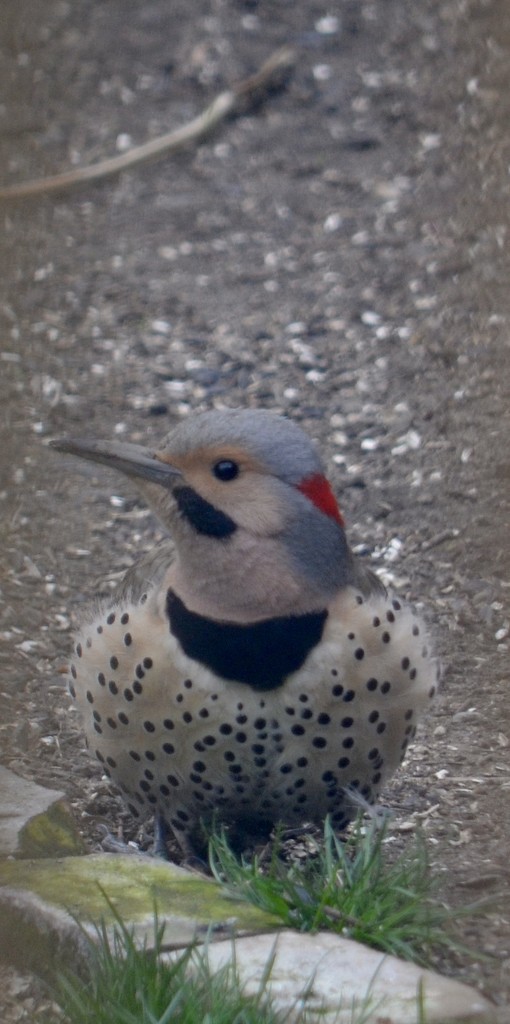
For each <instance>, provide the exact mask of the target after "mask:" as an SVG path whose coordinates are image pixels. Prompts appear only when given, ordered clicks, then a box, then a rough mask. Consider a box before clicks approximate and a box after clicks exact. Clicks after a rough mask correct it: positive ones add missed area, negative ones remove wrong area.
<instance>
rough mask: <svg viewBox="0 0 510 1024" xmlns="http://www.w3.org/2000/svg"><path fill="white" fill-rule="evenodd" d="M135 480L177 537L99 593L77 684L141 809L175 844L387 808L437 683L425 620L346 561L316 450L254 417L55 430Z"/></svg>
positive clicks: (120, 779) (81, 705)
mask: <svg viewBox="0 0 510 1024" xmlns="http://www.w3.org/2000/svg"><path fill="white" fill-rule="evenodd" d="M50 444H51V445H52V447H54V448H55V449H57V450H59V451H60V452H63V453H67V454H72V455H76V456H80V457H81V458H84V459H88V460H92V461H93V462H96V463H100V464H102V465H104V466H107V467H109V468H110V469H111V470H116V471H117V472H120V473H122V474H124V475H125V476H128V477H130V478H132V479H133V480H134V481H135V482H136V484H137V486H138V489H139V492H141V495H142V497H143V498H144V500H145V501H147V503H148V504H149V506H150V507H151V508H152V510H153V511H154V512H155V513H156V515H157V517H158V518H159V520H160V522H161V523H162V525H163V527H164V528H165V531H166V533H167V534H168V535H169V539H166V540H164V541H163V542H160V543H159V544H157V545H155V547H154V549H153V550H151V551H150V552H149V553H148V555H146V556H145V557H142V558H141V559H140V561H139V562H138V563H137V564H136V565H135V566H134V567H133V568H132V569H131V570H129V571H128V573H127V576H126V578H125V579H124V581H123V583H122V584H121V585H120V587H119V588H118V590H117V591H116V592H114V593H113V594H112V595H111V596H109V597H108V598H106V599H104V598H102V599H101V600H99V601H96V602H95V603H94V604H92V605H91V606H90V608H89V610H88V612H87V613H86V614H85V615H84V618H83V621H82V622H81V624H80V627H79V630H78V632H77V634H76V636H75V638H74V649H73V656H72V663H71V665H70V675H69V692H70V695H71V697H72V699H73V701H74V702H75V704H76V706H77V708H78V710H79V712H80V713H81V719H82V722H83V728H84V732H85V736H86V740H87V743H88V746H89V748H90V750H91V751H92V752H93V753H94V754H95V756H96V758H97V759H98V761H99V762H100V764H101V765H102V768H103V770H104V772H105V773H106V775H107V776H108V777H110V778H111V779H112V781H113V782H114V783H116V785H117V786H118V788H119V789H120V791H121V793H122V796H123V798H124V800H125V803H126V804H127V808H128V810H129V812H130V814H131V815H132V817H133V818H134V819H136V820H137V821H139V822H141V821H143V820H145V819H146V818H147V817H149V816H155V817H156V820H157V821H158V822H159V825H160V827H161V828H162V829H163V830H164V832H165V834H168V835H169V836H172V834H173V836H174V838H175V839H176V840H177V842H178V844H179V846H180V847H181V849H182V851H183V854H184V855H186V856H189V857H194V856H199V857H203V856H204V850H205V849H206V848H207V847H206V846H205V845H204V844H205V843H206V839H205V838H204V837H205V836H206V835H207V829H208V828H210V827H211V823H212V822H214V823H215V824H216V825H218V824H219V825H221V826H224V827H225V828H226V829H227V830H228V829H231V831H232V835H233V837H235V836H237V837H238V838H239V842H242V837H243V836H247V835H249V836H254V835H260V836H268V835H270V834H271V830H272V829H273V828H274V826H275V825H278V824H281V825H283V826H288V827H291V828H292V827H300V826H302V825H303V824H304V823H305V822H306V823H311V824H320V823H322V822H323V821H324V820H325V818H326V816H329V819H330V821H331V823H332V826H333V828H334V829H335V830H336V831H337V832H342V831H343V830H345V828H346V826H347V825H348V823H349V822H350V821H351V820H352V819H353V818H354V817H355V816H356V814H357V813H358V812H359V808H360V802H361V804H362V805H363V806H366V807H368V806H369V805H372V804H375V803H377V800H378V797H379V794H380V792H381V789H382V787H383V786H384V785H385V783H386V782H387V780H388V779H389V778H390V777H391V776H392V775H393V773H394V772H395V771H396V769H397V768H398V766H399V764H400V763H401V762H402V760H403V758H404V756H405V753H406V750H407V747H408V745H409V743H410V742H411V741H412V739H413V738H414V735H415V732H416V726H417V722H418V720H419V718H420V717H421V715H422V713H423V712H424V710H425V709H426V708H427V706H428V704H429V702H430V701H431V699H432V698H433V697H434V695H435V693H436V689H437V680H438V665H437V660H436V658H435V657H434V654H433V652H432V650H431V644H430V639H429V636H428V632H427V628H426V626H425V625H424V623H423V621H422V620H421V618H420V617H419V615H417V614H416V613H415V611H414V610H413V608H412V607H411V606H410V605H409V604H407V603H405V602H404V600H403V599H401V598H400V597H399V596H395V594H391V593H390V594H389V593H388V592H387V591H386V589H385V587H384V586H383V584H382V583H381V581H380V580H379V578H378V577H377V576H376V575H375V574H373V573H372V572H371V571H370V570H369V569H367V568H366V567H365V566H364V565H363V564H362V563H361V562H360V561H359V560H357V559H356V557H355V556H354V555H353V553H352V551H351V548H350V547H349V544H348V541H347V538H346V531H345V523H344V518H343V515H342V513H341V511H340V506H339V504H338V501H337V499H336V497H335V495H334V492H333V489H332V487H331V485H330V483H329V481H328V478H327V476H326V473H325V469H324V466H323V463H322V460H321V458H320V455H319V453H318V450H317V448H316V445H315V443H313V442H312V440H311V439H310V438H309V437H308V435H307V434H306V433H305V432H304V431H303V429H302V428H301V426H299V424H298V423H297V422H295V421H293V420H291V419H289V418H286V417H284V416H280V415H277V414H275V413H272V412H269V411H267V410H260V409H216V410H212V411H205V412H198V413H192V414H190V415H189V416H188V417H187V418H185V419H183V420H182V421H181V422H179V423H178V424H177V425H176V426H175V427H174V428H173V430H172V431H171V432H170V433H169V435H168V436H167V437H166V439H165V440H164V441H163V442H162V443H161V444H160V445H159V446H154V447H144V446H143V445H137V444H131V443H128V442H123V441H118V440H113V441H112V440H110V441H109V440H106V441H99V440H95V439H93V440H89V439H71V438H64V439H60V440H53V441H51V442H50Z"/></svg>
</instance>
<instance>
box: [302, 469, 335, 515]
mask: <svg viewBox="0 0 510 1024" xmlns="http://www.w3.org/2000/svg"><path fill="white" fill-rule="evenodd" d="M297 489H298V491H301V494H304V495H305V496H306V497H307V498H309V499H310V501H311V502H313V504H314V505H316V506H317V508H320V510H321V512H325V513H326V515H327V516H331V518H332V519H336V521H337V523H339V524H340V526H344V521H343V518H342V514H341V512H340V509H339V508H338V505H337V501H336V498H335V495H334V494H333V491H332V490H331V485H330V483H329V481H328V480H326V477H325V476H321V474H320V473H314V475H313V476H307V477H305V479H304V480H302V481H301V483H300V484H298V485H297Z"/></svg>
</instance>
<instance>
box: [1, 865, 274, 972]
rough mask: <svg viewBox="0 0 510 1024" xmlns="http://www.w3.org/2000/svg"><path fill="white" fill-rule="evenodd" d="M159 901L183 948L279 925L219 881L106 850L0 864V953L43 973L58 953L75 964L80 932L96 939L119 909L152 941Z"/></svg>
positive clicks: (174, 942) (171, 941)
mask: <svg viewBox="0 0 510 1024" xmlns="http://www.w3.org/2000/svg"><path fill="white" fill-rule="evenodd" d="M156 905H157V911H158V918H159V920H160V921H161V922H163V921H164V922H165V945H166V946H167V947H169V948H176V949H181V948H182V947H183V946H186V945H188V944H189V943H190V942H193V941H195V940H196V939H197V938H200V937H202V938H206V937H209V939H214V940H215V939H216V938H225V936H231V935H233V934H236V935H243V934H246V933H250V934H251V933H253V932H260V931H268V930H270V929H275V928H276V927H277V926H278V923H279V922H278V920H277V919H276V918H274V917H272V916H271V915H270V914H266V913H264V912H263V911H262V910H258V908H257V907H253V906H251V905H250V904H248V903H244V902H241V901H237V900H232V899H230V898H229V897H228V896H227V895H226V894H225V892H224V890H223V889H222V888H221V887H220V886H219V885H218V884H217V883H216V882H213V881H212V880H209V879H207V878H203V877H202V876H201V875H196V874H193V873H192V872H190V871H186V870H185V869H184V868H179V867H176V866H175V865H172V864H168V863H165V862H164V861H161V860H157V859H152V858H151V857H143V856H139V855H136V854H133V855H121V854H107V853H105V854H90V855H89V856H85V857H65V858H63V859H61V860H55V859H46V860H5V861H3V862H2V861H0V956H1V955H2V954H3V955H4V957H5V958H6V959H9V960H11V961H12V962H14V963H15V964H16V965H17V966H18V967H20V968H33V969H35V970H38V971H42V972H45V971H47V970H48V969H51V966H52V963H54V962H59V961H61V959H62V957H64V958H65V959H67V960H68V961H71V962H72V961H73V957H74V956H76V955H77V954H78V955H79V956H83V953H84V950H85V949H86V941H85V938H84V935H83V930H85V931H86V933H87V934H89V935H90V936H92V937H93V936H95V934H96V929H95V927H94V924H97V923H98V922H100V921H104V923H105V924H106V926H107V927H110V926H113V925H114V924H115V920H116V917H115V915H116V914H118V915H119V916H120V917H121V918H122V921H123V922H124V923H125V924H126V925H127V926H128V927H129V928H132V929H133V931H134V933H135V936H136V938H137V939H140V940H142V939H144V938H148V939H150V937H151V936H152V934H153V931H154V907H155V906H156ZM78 922H79V924H78ZM80 926H81V927H80Z"/></svg>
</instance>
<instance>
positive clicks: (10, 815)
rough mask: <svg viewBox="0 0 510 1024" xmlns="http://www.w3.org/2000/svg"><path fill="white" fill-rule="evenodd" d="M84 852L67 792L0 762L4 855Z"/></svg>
mask: <svg viewBox="0 0 510 1024" xmlns="http://www.w3.org/2000/svg"><path fill="white" fill-rule="evenodd" d="M81 852H83V846H82V843H81V840H80V837H79V836H78V833H77V831H76V828H75V825H74V823H73V820H72V817H71V813H70V811H69V809H68V807H67V804H66V802H65V798H64V794H63V793H60V792H59V791H58V790H54V789H45V788H44V787H43V786H38V785H37V784H36V783H35V782H30V781H29V780H28V779H22V778H21V776H19V775H15V774H14V772H11V771H9V769H8V768H3V767H2V766H0V857H50V856H53V857H58V856H64V857H65V856H69V855H70V854H78V853H81Z"/></svg>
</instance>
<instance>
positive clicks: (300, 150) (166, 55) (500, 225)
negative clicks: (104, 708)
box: [0, 0, 510, 1022]
mask: <svg viewBox="0 0 510 1024" xmlns="http://www.w3.org/2000/svg"><path fill="white" fill-rule="evenodd" d="M333 12H334V13H333ZM2 19H3V25H2V28H1V29H0V57H1V60H0V82H1V85H2V90H1V96H0V168H1V174H2V181H3V183H4V184H10V183H13V182H16V181H24V180H27V179H30V178H34V177H38V176H41V175H43V174H51V173H55V172H57V171H60V170H65V169H67V168H69V167H72V166H75V165H79V164H87V163H90V162H92V161H94V160H98V159H101V158H103V157H105V156H109V155H113V154H114V153H115V152H116V151H121V150H123V148H125V147H126V146H129V145H134V144H138V143H141V142H143V141H145V140H146V139H147V138H153V137H156V136H157V135H159V134H162V133H163V132H166V131H168V130H169V129H170V128H171V127H175V126H177V125H179V124H182V123H183V122H185V121H187V120H189V119H191V118H192V117H194V116H195V115H196V114H197V113H198V112H199V111H200V110H201V109H203V108H204V107H205V106H206V105H207V104H208V103H209V102H210V101H211V99H212V98H213V97H214V96H215V95H216V94H217V93H218V92H219V91H221V90H222V89H224V88H225V87H227V86H228V85H229V84H231V83H232V82H234V81H236V80H237V79H239V78H241V77H243V76H244V75H246V74H249V73H251V72H253V71H254V70H255V69H256V68H257V67H258V66H259V65H260V64H261V63H262V62H263V61H264V60H265V59H266V58H267V56H268V55H269V53H270V52H271V51H272V50H273V49H275V48H276V47H278V46H281V45H284V44H289V43H290V44H291V45H293V46H295V47H296V48H297V51H298V63H297V67H296V70H295V73H294V75H293V77H292V79H291V80H290V82H289V83H288V85H287V87H286V88H285V89H284V90H283V91H281V92H280V93H279V94H277V95H274V96H271V97H268V100H267V102H266V103H265V104H264V105H262V106H261V107H260V108H259V109H258V110H256V111H251V112H250V113H248V114H247V115H245V116H241V117H238V118H237V119H234V120H230V121H228V122H227V123H226V124H224V125H223V126H222V127H221V128H220V129H218V131H217V132H216V133H215V134H214V135H213V136H212V137H211V138H209V139H207V140H206V141H204V142H202V143H201V144H200V145H198V146H197V147H194V148H192V149H190V150H188V151H183V152H181V153H180V154H178V155H176V156H174V157H172V158H168V159H163V160H160V161H158V162H156V163H153V164H148V165H145V166H143V167H139V168H138V169H137V170H133V171H132V172H126V173H124V174H123V175H122V176H120V177H119V178H116V179H112V180H110V181H107V182H105V183H103V184H101V185H96V186H93V185H88V186H84V187H83V188H81V189H79V190H76V191H74V192H73V193H72V194H69V195H62V196H56V197H55V196H54V197H47V198H42V199H39V200H37V201H28V200H25V201H24V202H19V203H10V204H7V203H5V204H2V205H1V206H0V216H1V218H2V222H3V234H2V237H1V238H0V266H1V268H2V274H1V281H0V329H1V342H2V344H1V348H2V350H3V351H2V352H1V353H0V359H1V374H0V410H1V412H0V451H1V452H2V455H1V462H2V471H3V474H4V480H3V482H2V484H1V487H2V490H1V492H0V500H1V503H2V508H3V515H2V519H1V524H2V525H1V528H2V531H3V533H4V535H5V536H4V543H3V545H2V551H1V554H0V559H1V562H2V569H3V574H2V575H3V584H2V594H1V599H0V635H1V637H2V639H3V641H4V642H3V645H2V651H1V658H2V662H1V664H2V683H1V690H2V693H1V700H2V705H1V721H0V743H1V760H2V763H4V764H6V765H7V766H8V767H10V768H12V769H13V770H14V771H18V772H19V773H20V774H22V775H25V776H27V777H30V778H34V779H36V780H37V781H38V782H41V783H43V784H48V785H51V786H54V787H58V788H62V789H65V790H66V792H67V793H68V795H69V799H70V801H71V804H72V806H73V808H74V809H75V813H76V819H77V821H78V823H79V825H80V827H81V828H82V830H83V833H84V836H85V837H86V839H87V842H88V843H89V847H90V848H91V849H95V848H97V846H98V845H99V844H100V842H101V838H102V835H103V832H104V827H105V826H108V828H110V829H112V830H113V831H114V832H115V833H116V834H118V835H119V836H120V837H124V838H128V839H136V840H140V841H141V842H142V845H143V844H144V842H145V841H146V837H143V836H139V835H137V834H136V832H134V831H133V826H132V823H131V822H130V821H129V819H128V817H127V816H126V815H125V813H124V811H123V809H122V806H121V804H120V802H119V800H118V798H117V796H116V794H115V793H114V792H113V791H112V790H111V788H110V786H109V784H108V783H107V782H106V781H105V780H104V779H102V778H101V775H100V772H99V770H98V768H96V766H95V764H94V763H92V762H91V761H90V760H89V758H88V756H87V755H86V753H85V751H84V750H83V744H82V742H81V739H80V733H79V729H78V726H77V724H76V723H75V721H74V719H73V717H72V715H71V714H70V712H69V704H68V699H67V696H66V694H65V689H64V681H63V671H64V669H65V664H66V659H67V655H68V651H69V647H70V630H71V627H72V623H73V622H74V620H75V618H76V616H78V615H79V612H80V605H81V604H82V602H84V601H85V600H87V599H88V598H89V597H90V596H91V595H92V593H93V592H94V590H95V588H96V586H97V580H98V579H101V578H104V576H105V571H106V570H110V569H111V570H112V573H114V574H115V573H118V572H120V571H121V570H122V569H123V568H125V567H126V566H128V565H129V564H131V563H132V561H133V560H134V559H135V558H136V556H137V554H138V553H139V552H140V551H144V550H146V549H147V548H149V547H150V546H151V545H152V543H153V542H154V539H155V538H157V537H158V536H159V533H158V527H157V524H155V523H154V521H153V519H152V517H151V516H150V514H149V513H148V512H147V511H146V510H145V508H144V507H143V506H142V505H141V504H140V503H139V501H138V500H137V499H136V496H135V495H134V493H133V491H132V490H131V489H130V488H129V485H128V484H127V483H126V484H125V485H124V484H123V483H122V482H119V481H112V480H111V479H110V478H109V477H107V475H106V474H100V473H99V471H97V470H96V469H94V467H91V466H88V465H85V464H84V465H83V466H78V465H75V464H74V463H72V462H71V461H70V460H65V459H62V458H60V459H59V458H57V457H56V456H55V455H54V454H53V453H50V452H49V451H47V450H46V449H45V447H44V440H45V439H47V438H49V437H52V436H56V435H60V434H62V433H69V434H74V435H79V434H80V433H81V434H84V433H88V434H94V435H97V436H112V435H116V436H120V437H124V438H126V439H130V440H143V441H145V440H148V439H150V440H153V439H159V438H161V437H162V436H163V435H164V434H165V433H166V432H167V430H168V429H169V426H170V425H171V424H172V423H174V422H175V421H176V420H178V419H179V418H181V417H183V416H186V415H188V414H189V413H190V412H191V411H193V410H195V409H198V408H211V407H216V406H222V405H227V406H250V407H251V406H253V407H267V408H271V409H273V410H275V411H280V412H283V413H285V414H288V415H289V416H292V417H294V418H296V419H297V420H299V421H300V422H301V423H302V424H303V426H304V427H305V428H306V429H307V430H308V431H309V432H310V433H311V434H312V435H313V436H315V437H316V438H317V439H318V441H319V442H320V444H321V446H322V449H323V451H324V454H325V456H326V460H327V462H328V465H329V467H330V470H331V474H330V475H331V478H332V480H333V482H334V485H335V489H336V490H337V493H338V494H339V495H340V497H341V504H342V507H343V509H344V512H345V516H346V519H347V522H348V524H349V536H350V539H351V542H352V544H353V545H354V547H355V548H356V550H357V551H358V552H359V553H360V554H361V555H362V557H365V558H366V559H367V560H368V561H369V562H370V564H371V565H372V566H373V567H374V568H375V569H377V570H378V571H380V572H381V573H382V574H383V577H384V579H385V580H387V581H388V582H390V583H391V584H392V586H393V587H394V588H395V589H396V590H397V591H398V592H399V593H401V594H403V595H404V596H406V597H408V598H409V599H411V600H412V601H414V602H416V603H418V604H419V605H421V604H423V610H424V613H425V615H426V617H427V618H428V620H429V622H430V623H431V625H432V628H433V631H434V633H435V635H436V643H437V648H438V651H439V653H440V656H441V658H442V660H443V663H444V682H443V688H442V696H441V698H440V699H439V701H438V702H437V705H436V707H435V709H434V711H433V712H432V714H431V715H430V716H429V718H428V720H427V722H426V723H425V724H424V725H423V727H422V728H421V730H420V732H419V735H418V738H417V742H416V744H415V745H414V747H413V749H412V751H411V754H410V756H409V758H408V759H407V761H406V763H405V765H404V768H403V770H402V771H401V772H400V774H399V776H398V778H397V779H396V780H395V782H394V784H393V785H392V786H391V787H390V788H389V790H388V792H387V794H386V796H387V799H386V803H387V805H388V806H389V807H390V808H391V809H392V811H393V814H394V822H393V833H394V835H395V837H396V838H397V841H398V842H399V843H404V842H405V838H406V834H407V832H408V831H409V830H412V829H413V828H414V826H415V824H416V821H417V820H420V821H421V822H422V825H423V827H424V829H425V833H426V835H427V837H428V842H429V847H430V852H431V856H432V860H433V862H434V864H435V866H436V868H437V870H438V871H439V873H440V875H441V879H442V889H443V892H444V895H445V898H447V899H448V900H449V901H450V903H451V905H452V906H453V907H454V908H459V909H460V908H462V907H463V906H464V905H465V904H466V903H468V902H472V901H473V900H477V899H479V898H480V897H482V896H489V897H491V899H492V900H493V904H492V909H490V911H489V912H488V913H487V914H485V915H483V916H480V917H477V918H475V920H474V921H473V922H470V923H468V924H464V925H463V929H464V933H465V934H464V939H465V942H466V944H467V945H468V946H470V947H471V948H472V949H473V950H474V951H475V957H474V958H473V959H469V958H463V959H462V960H459V962H458V963H453V962H448V963H442V964H440V965H439V966H440V967H441V968H442V969H443V970H445V971H447V972H448V973H453V974H455V976H456V977H458V978H460V979H461V980H465V981H469V982H471V983H474V984H477V985H478V986H480V987H481V988H482V989H483V990H484V991H485V992H486V993H488V994H490V995H492V996H493V998H494V999H495V1000H496V1001H497V1002H502V1001H504V1000H505V998H506V999H508V977H509V974H510V907H509V902H508V891H509V885H508V883H509V869H508V844H509V838H510V836H509V833H510V814H509V803H510V767H509V751H508V747H509V745H510V713H509V710H508V701H507V699H506V693H507V688H508V644H509V641H508V633H509V619H510V613H509V605H508V596H509V591H508V588H509V580H508V569H509V563H510V555H509V550H508V544H507V543H505V541H506V536H505V530H506V529H507V528H508V510H509V504H510V486H509V480H510V463H509V461H508V450H509V449H508V443H509V418H510V417H509V410H508V390H509V375H508V356H507V347H508V343H507V334H508V323H509V315H510V298H509V290H508V279H509V276H508V270H509V266H508V264H509V257H508V240H507V232H508V212H507V211H508V200H509V189H510V184H509V178H508V165H509V163H510V137H509V133H508V124H509V113H510V110H509V107H510V99H509V97H510V71H509V68H510V63H509V60H508V57H509V48H510V8H509V7H508V5H507V3H506V0H423V2H422V3H420V4H405V3H402V2H401V0H379V2H378V3H377V2H372V3H368V2H363V0H357V2H353V0H352V2H351V0H342V2H340V3H338V4H336V5H331V6H330V7H329V8H328V7H327V6H324V5H323V3H322V2H318V0H303V2H302V3H300V4H293V3H290V2H288V0H272V2H271V0H268V2H267V3H266V4H262V3H257V0H244V2H241V0H213V2H212V3H205V2H204V0H196V2H195V4H194V5H190V4H185V3H183V2H182V0H173V3H172V4H169V3H164V2H163V0H152V2H151V3H150V4H140V5H134V4H133V5H127V6H126V5H125V4H123V3H122V2H121V0H110V2H109V3H108V4H91V3H90V2H89V0H74V2H73V3H72V4H71V3H67V2H63V0H47V2H46V3H45V4H44V5H41V4H39V3H37V2H35V0H18V2H17V3H16V4H15V3H13V2H11V0H5V13H4V11H3V12H2ZM112 486H113V487H114V488H115V491H114V492H113V493H112ZM477 953H480V954H483V957H484V958H482V957H480V958H478V957H477V955H476V954H477ZM13 984H14V987H16V984H20V982H19V980H18V981H16V978H14V981H13ZM2 988H3V990H4V992H5V993H6V995H5V1000H6V1001H7V998H8V996H7V993H8V992H10V991H11V988H10V982H9V985H7V983H6V984H5V986H2ZM27 998H32V997H31V996H30V994H29V995H28V996H27ZM34 998H35V996H34ZM9 1005H10V1009H8V1008H7V1005H6V1009H5V1014H7V1016H6V1017H5V1018H4V1019H5V1020H6V1021H9V1022H10V1021H14V1020H18V1019H24V1018H23V1017H20V1016H19V1014H18V1016H16V1013H17V1012H18V1010H19V1006H20V1000H19V999H17V998H14V999H11V1000H10V1003H9ZM37 1006H40V1003H37V1002H36V1003H34V1005H33V1006H32V1007H31V1010H30V1012H31V1013H32V1019H33V1014H34V1007H37Z"/></svg>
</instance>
